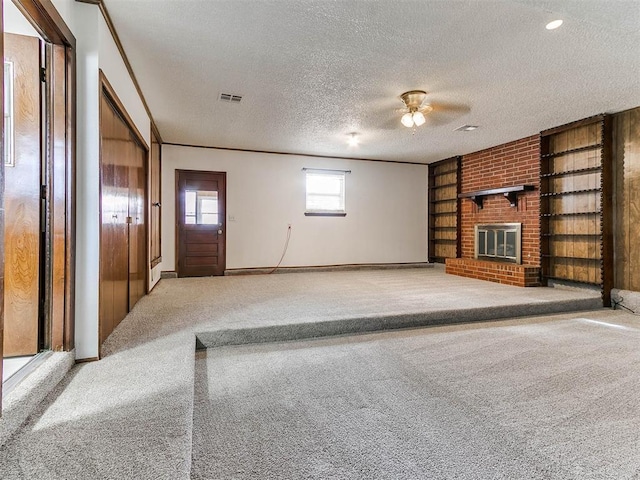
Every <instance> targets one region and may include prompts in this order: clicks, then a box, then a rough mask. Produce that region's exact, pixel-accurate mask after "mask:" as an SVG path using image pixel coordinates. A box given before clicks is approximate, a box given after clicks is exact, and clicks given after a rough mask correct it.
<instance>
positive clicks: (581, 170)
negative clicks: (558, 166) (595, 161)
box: [540, 166, 602, 178]
mask: <svg viewBox="0 0 640 480" xmlns="http://www.w3.org/2000/svg"><path fill="white" fill-rule="evenodd" d="M600 170H602V167H601V166H597V167H587V168H578V169H577V170H567V171H564V172H551V173H543V174H541V175H540V178H549V177H564V176H568V175H572V176H573V175H583V174H585V173H593V172H599V171H600Z"/></svg>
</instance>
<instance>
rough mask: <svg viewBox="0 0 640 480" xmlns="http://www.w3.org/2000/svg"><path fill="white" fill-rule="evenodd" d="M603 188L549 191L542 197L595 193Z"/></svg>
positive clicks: (542, 194)
mask: <svg viewBox="0 0 640 480" xmlns="http://www.w3.org/2000/svg"><path fill="white" fill-rule="evenodd" d="M601 191H602V189H601V188H586V189H583V190H568V191H566V192H549V193H541V194H540V196H541V197H560V196H562V195H576V194H578V193H594V192H601Z"/></svg>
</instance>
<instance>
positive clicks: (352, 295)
mask: <svg viewBox="0 0 640 480" xmlns="http://www.w3.org/2000/svg"><path fill="white" fill-rule="evenodd" d="M598 305H599V296H598V295H597V294H593V293H592V292H585V291H564V290H559V289H550V288H530V289H524V288H517V287H509V286H503V285H499V284H493V283H489V282H482V281H478V280H472V279H465V278H461V277H453V276H449V275H446V274H444V272H443V271H442V270H440V269H437V268H420V269H406V270H381V271H356V272H332V273H329V272H327V273H299V274H291V275H252V276H245V277H234V276H232V277H216V278H200V279H197V278H194V279H167V280H162V281H161V282H160V284H159V285H158V286H157V287H156V288H155V289H154V290H153V291H152V292H151V293H150V294H149V295H148V296H147V297H145V298H143V299H142V300H141V301H140V302H139V303H138V305H136V307H135V308H134V310H133V311H132V312H131V313H130V314H129V315H128V316H127V318H126V319H125V320H124V321H123V322H122V323H121V324H120V325H119V326H118V328H117V329H116V330H115V332H114V333H113V334H112V335H111V336H110V338H109V339H108V340H107V341H106V342H105V344H104V346H103V354H104V358H103V359H102V360H100V361H99V362H93V363H89V364H80V365H76V366H75V367H74V368H73V369H72V370H71V372H70V373H69V374H68V375H67V376H66V377H65V379H63V381H62V382H61V383H60V384H59V386H58V387H57V388H56V389H55V390H54V391H53V392H52V393H51V394H50V395H49V396H48V397H47V398H46V399H45V400H44V402H42V404H41V405H40V407H39V408H38V409H37V411H36V412H35V413H34V414H32V415H31V416H30V418H29V419H27V421H26V423H25V424H24V425H23V426H22V428H21V429H20V430H19V431H18V433H17V434H16V435H14V436H13V437H12V438H11V439H10V440H9V441H8V442H7V443H6V444H5V445H4V446H3V447H2V448H0V477H1V478H3V479H5V478H6V479H13V478H38V479H48V478H60V479H62V478H64V479H68V478H74V479H75V478H78V479H84V478H91V479H94V478H96V479H99V478H109V479H110V478H113V479H123V478H126V479H128V478H136V479H147V478H149V479H152V478H153V479H161V478H166V479H172V480H173V479H179V478H189V475H190V469H191V449H192V432H193V428H192V422H193V391H194V365H195V351H194V350H195V345H196V341H195V339H196V334H198V335H199V336H200V337H201V338H205V337H206V336H208V337H207V338H209V339H210V341H212V342H219V344H221V343H220V342H222V340H221V339H222V338H223V337H224V336H226V340H225V339H223V340H224V342H226V343H241V342H247V341H249V342H254V341H264V340H265V339H267V338H268V339H270V340H274V339H282V338H283V337H282V335H288V337H286V338H306V337H309V336H317V335H333V334H345V333H353V332H354V328H356V327H357V328H359V329H360V330H362V331H364V330H379V329H380V328H383V329H384V328H407V327H411V326H415V324H411V323H410V322H409V321H408V320H409V319H411V318H418V319H421V320H419V321H420V322H424V321H425V319H428V318H431V319H432V320H434V322H435V318H436V317H435V316H439V318H440V320H439V321H438V322H435V323H442V322H444V321H445V320H446V319H447V318H449V320H450V321H461V319H462V321H473V320H482V319H486V317H484V316H483V313H482V312H487V311H492V312H493V313H491V315H492V316H494V315H495V316H496V317H495V318H504V317H505V316H507V315H508V316H514V315H530V314H532V313H535V311H534V310H532V308H536V309H543V310H537V312H538V313H541V312H543V311H544V312H547V311H554V310H553V309H554V308H562V309H563V310H561V311H565V310H567V309H580V310H584V309H593V308H595V307H597V306H598ZM518 306H520V308H521V310H520V313H517V311H518V310H517V308H518ZM485 309H493V310H485ZM544 309H546V310H544ZM452 310H455V311H456V313H455V314H454V313H447V312H451V311H452ZM555 311H557V310H555ZM500 312H502V314H500ZM507 312H509V313H507ZM464 315H468V316H467V317H464ZM384 319H387V320H384ZM341 322H342V323H341ZM385 322H386V324H385ZM347 327H348V328H347ZM221 332H226V333H221ZM265 332H269V333H268V334H265ZM287 332H289V333H287ZM216 339H217V340H216ZM229 339H231V340H232V341H230V340H229ZM207 341H209V340H207ZM240 478H242V477H240Z"/></svg>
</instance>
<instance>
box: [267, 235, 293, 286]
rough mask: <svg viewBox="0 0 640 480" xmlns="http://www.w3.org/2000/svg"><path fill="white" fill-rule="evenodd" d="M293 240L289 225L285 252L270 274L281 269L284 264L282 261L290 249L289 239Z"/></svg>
mask: <svg viewBox="0 0 640 480" xmlns="http://www.w3.org/2000/svg"><path fill="white" fill-rule="evenodd" d="M290 238H291V224H289V225H288V226H287V239H286V240H285V242H284V250H283V251H282V256H281V257H280V261H279V262H278V264H277V265H276V266H275V267H274V268H273V270H271V271H270V272H269V274H271V273H273V272H275V271H276V270H277V269H278V268H279V267H280V264H281V263H282V260H284V256H285V255H286V254H287V248H289V239H290Z"/></svg>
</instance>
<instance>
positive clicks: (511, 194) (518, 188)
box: [458, 185, 535, 208]
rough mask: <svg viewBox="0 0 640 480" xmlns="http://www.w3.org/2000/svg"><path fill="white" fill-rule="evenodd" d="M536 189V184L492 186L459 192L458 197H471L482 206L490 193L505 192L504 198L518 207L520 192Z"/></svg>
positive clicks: (479, 206)
mask: <svg viewBox="0 0 640 480" xmlns="http://www.w3.org/2000/svg"><path fill="white" fill-rule="evenodd" d="M534 189H535V186H534V185H515V186H513V187H501V188H491V189H489V190H478V191H476V192H468V193H459V194H458V198H470V199H471V200H473V202H474V203H475V204H476V205H478V208H482V203H483V201H484V197H488V196H489V195H500V194H503V195H504V198H506V199H507V200H509V204H510V205H511V206H512V207H517V206H518V194H520V193H523V192H530V191H531V190H534Z"/></svg>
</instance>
